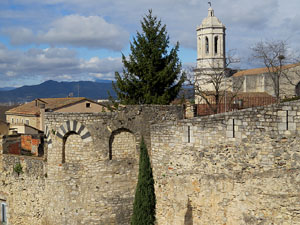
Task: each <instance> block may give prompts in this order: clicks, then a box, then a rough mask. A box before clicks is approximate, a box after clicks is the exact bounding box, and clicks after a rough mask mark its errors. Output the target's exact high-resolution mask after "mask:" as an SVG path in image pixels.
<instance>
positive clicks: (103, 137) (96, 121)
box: [0, 106, 183, 225]
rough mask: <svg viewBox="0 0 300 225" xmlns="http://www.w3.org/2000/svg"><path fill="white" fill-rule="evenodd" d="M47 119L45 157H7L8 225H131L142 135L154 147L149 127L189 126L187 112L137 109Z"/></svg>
mask: <svg viewBox="0 0 300 225" xmlns="http://www.w3.org/2000/svg"><path fill="white" fill-rule="evenodd" d="M45 116H46V121H45V124H46V146H47V151H45V156H44V158H42V159H39V158H38V157H26V156H15V155H9V154H3V151H0V152H1V154H0V157H1V158H0V171H1V173H0V204H2V203H3V204H5V206H6V208H5V210H6V212H5V216H6V217H5V218H7V221H8V224H24V225H28V224H31V225H40V224H44V225H46V224H47V225H59V224H61V225H66V224H67V225H75V224H76V225H77V224H89V225H93V224H95V225H96V224H97V225H99V224H103V225H107V224H129V221H130V216H131V213H132V206H133V199H134V193H135V186H136V183H137V175H138V174H137V173H138V157H139V142H140V140H141V136H142V135H143V136H144V137H145V141H146V143H147V144H148V146H149V147H150V146H151V145H150V124H152V123H154V122H162V121H166V120H177V119H182V117H183V112H182V108H181V107H174V106H151V107H150V106H132V107H126V108H124V109H122V110H121V111H120V112H112V113H82V114H80V113H46V115H45ZM2 141H3V142H5V141H6V140H5V139H2ZM1 146H2V145H1ZM149 149H150V148H149ZM18 163H20V164H21V165H22V173H20V174H19V175H18V174H17V173H16V172H14V167H15V166H16V165H17V164H18Z"/></svg>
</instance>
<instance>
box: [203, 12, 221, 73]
mask: <svg viewBox="0 0 300 225" xmlns="http://www.w3.org/2000/svg"><path fill="white" fill-rule="evenodd" d="M225 29H226V28H225V26H224V25H223V24H222V23H221V21H220V20H219V19H218V18H217V17H215V15H214V10H213V9H212V8H211V7H210V8H209V9H208V16H207V17H206V18H204V19H203V21H202V23H201V25H200V26H198V27H197V70H199V69H200V70H202V71H203V70H205V71H207V72H208V73H211V72H212V70H215V69H224V68H225Z"/></svg>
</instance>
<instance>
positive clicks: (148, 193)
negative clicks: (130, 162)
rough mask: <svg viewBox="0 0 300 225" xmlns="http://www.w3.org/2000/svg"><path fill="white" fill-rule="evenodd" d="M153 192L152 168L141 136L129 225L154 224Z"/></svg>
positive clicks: (154, 201)
mask: <svg viewBox="0 0 300 225" xmlns="http://www.w3.org/2000/svg"><path fill="white" fill-rule="evenodd" d="M155 204H156V200H155V193H154V180H153V175H152V168H151V164H150V159H149V155H148V151H147V147H146V145H145V142H144V138H142V142H141V146H140V162H139V177H138V183H137V187H136V192H135V199H134V205H133V215H132V217H131V225H154V223H155Z"/></svg>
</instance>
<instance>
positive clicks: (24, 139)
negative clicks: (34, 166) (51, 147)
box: [21, 135, 32, 151]
mask: <svg viewBox="0 0 300 225" xmlns="http://www.w3.org/2000/svg"><path fill="white" fill-rule="evenodd" d="M31 139H32V138H31V136H30V135H22V136H21V148H22V149H25V150H28V151H31V148H32V147H31Z"/></svg>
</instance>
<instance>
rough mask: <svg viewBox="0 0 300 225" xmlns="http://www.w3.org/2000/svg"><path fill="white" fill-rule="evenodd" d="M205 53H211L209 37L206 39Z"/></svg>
mask: <svg viewBox="0 0 300 225" xmlns="http://www.w3.org/2000/svg"><path fill="white" fill-rule="evenodd" d="M205 52H206V53H209V44H208V37H205Z"/></svg>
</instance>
